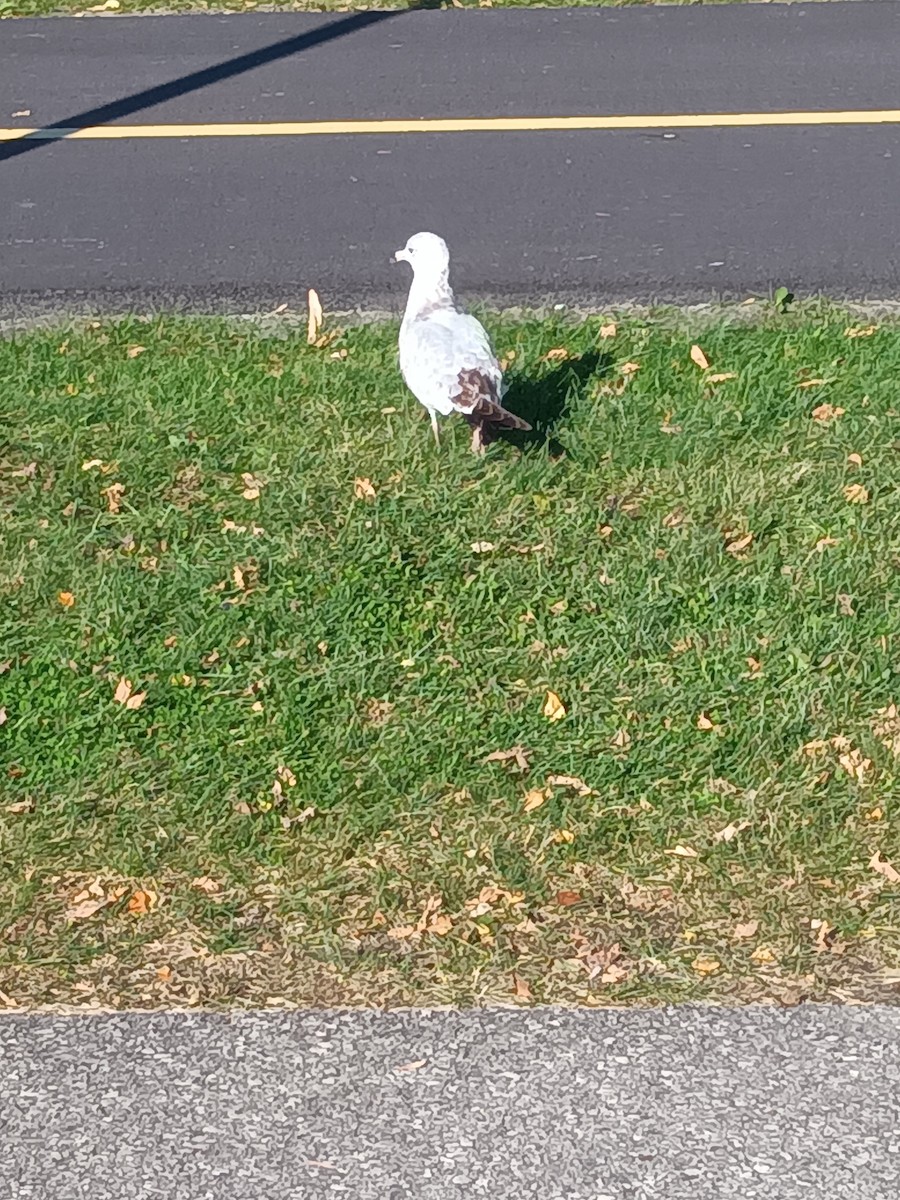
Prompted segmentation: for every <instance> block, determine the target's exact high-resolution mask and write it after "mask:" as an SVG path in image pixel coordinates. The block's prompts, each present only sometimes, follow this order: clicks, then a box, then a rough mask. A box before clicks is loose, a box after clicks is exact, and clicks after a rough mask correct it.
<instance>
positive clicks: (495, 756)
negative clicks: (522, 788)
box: [484, 746, 531, 775]
mask: <svg viewBox="0 0 900 1200" xmlns="http://www.w3.org/2000/svg"><path fill="white" fill-rule="evenodd" d="M530 757H531V751H530V750H526V749H525V748H524V746H513V747H512V748H511V749H509V750H493V751H491V753H490V754H489V755H488V756H487V758H486V759H485V760H484V761H485V762H486V763H490V762H499V763H506V762H513V763H515V766H516V768H517V769H518V770H519V771H521V772H522V774H523V775H524V774H525V773H526V772H527V771H528V769H529V766H530V764H529V761H528V760H529V758H530Z"/></svg>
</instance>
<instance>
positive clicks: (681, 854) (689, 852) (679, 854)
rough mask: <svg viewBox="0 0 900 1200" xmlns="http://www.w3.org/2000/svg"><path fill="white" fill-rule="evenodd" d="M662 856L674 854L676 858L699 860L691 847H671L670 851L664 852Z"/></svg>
mask: <svg viewBox="0 0 900 1200" xmlns="http://www.w3.org/2000/svg"><path fill="white" fill-rule="evenodd" d="M663 854H674V855H675V857H676V858H699V857H700V855H699V854H698V853H697V851H696V850H695V849H694V848H693V846H681V845H678V846H673V847H672V849H671V850H664V851H663Z"/></svg>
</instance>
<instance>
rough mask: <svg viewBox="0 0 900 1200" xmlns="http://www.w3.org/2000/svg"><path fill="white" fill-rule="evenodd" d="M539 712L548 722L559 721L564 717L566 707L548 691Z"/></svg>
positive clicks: (554, 693)
mask: <svg viewBox="0 0 900 1200" xmlns="http://www.w3.org/2000/svg"><path fill="white" fill-rule="evenodd" d="M541 712H542V713H543V714H544V716H545V717H546V718H547V720H548V721H561V720H562V719H563V717H564V716H565V715H566V706H565V704H563V702H562V700H561V699H560V698H559V696H557V694H556V692H551V691H548V692H547V695H546V698H545V700H544V707H543V708H542V709H541Z"/></svg>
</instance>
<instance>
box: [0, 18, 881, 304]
mask: <svg viewBox="0 0 900 1200" xmlns="http://www.w3.org/2000/svg"><path fill="white" fill-rule="evenodd" d="M898 81H900V5H898V4H897V3H895V2H894V0H862V2H857V3H829V4H812V5H803V4H795V5H726V6H724V7H717V8H706V7H703V8H700V7H687V8H684V7H679V8H671V7H662V8H653V9H634V8H629V9H616V10H611V9H603V10H594V11H592V10H586V9H578V10H570V11H566V10H559V9H551V10H535V9H532V10H530V11H522V10H515V9H513V10H509V9H507V10H477V11H470V12H460V11H457V10H450V11H434V12H433V11H415V12H404V13H375V14H352V13H348V14H328V15H304V14H283V13H269V14H256V15H249V16H246V15H245V16H212V15H208V16H176V17H145V18H133V19H131V18H115V19H109V20H106V19H103V20H90V19H86V20H80V21H79V20H52V21H15V22H13V21H5V22H0V126H4V125H5V126H6V127H23V126H28V125H34V124H40V125H45V126H48V125H53V124H62V125H66V126H72V125H76V126H78V125H91V124H122V123H125V124H148V123H149V124H154V123H173V122H223V121H277V120H308V119H341V118H347V119H363V118H386V117H413V118H420V117H446V116H493V115H523V116H530V115H579V114H584V113H600V114H615V113H655V112H662V113H690V112H700V113H703V112H741V111H753V112H772V111H788V110H791V111H793V110H835V109H881V108H897V107H900V83H898ZM24 111H30V114H31V115H30V116H28V117H15V118H14V117H13V116H12V114H13V113H18V112H24ZM898 195H900V125H881V126H879V125H862V126H849V127H847V126H845V127H837V126H827V125H826V126H815V127H799V128H773V127H754V128H743V129H694V130H678V131H668V132H667V131H666V130H620V131H594V132H519V133H458V134H456V133H454V134H440V135H437V134H414V135H403V136H397V135H394V136H381V135H378V136H366V137H360V136H347V135H340V136H329V137H303V138H272V137H263V138H258V137H255V138H241V139H227V138H212V139H194V140H189V139H181V140H178V139H176V140H171V139H164V140H152V141H151V140H145V141H115V142H112V141H108V142H97V141H76V142H72V141H68V142H52V143H51V142H40V143H28V144H21V143H9V142H8V143H5V144H0V270H2V276H0V279H2V288H0V292H2V296H3V300H2V307H3V308H4V309H5V310H7V311H8V310H9V309H11V308H12V309H14V310H17V311H19V310H27V309H29V308H30V307H35V306H36V307H41V306H46V305H50V306H59V305H63V306H66V305H68V306H70V307H71V306H77V305H79V304H81V305H83V306H87V307H99V306H103V307H112V308H120V309H121V308H126V307H128V306H137V307H141V308H146V307H151V308H152V307H156V306H159V305H171V304H185V305H189V306H192V307H195V308H200V309H209V308H224V309H230V310H238V311H248V310H251V309H256V308H263V309H265V308H269V307H275V306H276V305H278V304H280V303H283V302H287V303H289V304H292V305H293V304H295V303H297V304H299V303H301V302H302V300H303V297H304V295H305V289H306V288H307V287H309V286H315V287H317V288H318V289H319V290H320V292H322V294H323V295H324V297H325V299H326V302H327V303H328V304H329V306H330V307H332V308H344V307H352V306H354V305H360V306H363V307H384V306H388V307H398V306H399V304H400V301H401V296H402V294H403V292H404V288H405V280H402V279H400V278H399V277H398V275H397V273H396V272H392V271H391V269H390V266H389V264H388V261H387V259H388V255H389V254H390V253H391V251H393V250H394V249H395V248H396V246H397V245H400V244H402V243H403V241H404V240H405V239H406V237H407V236H408V235H409V234H410V233H412V232H414V231H415V230H417V229H419V228H431V229H436V230H437V231H438V232H440V233H443V234H444V235H445V236H446V237H447V238H448V240H449V241H450V243H451V246H452V248H453V250H454V252H455V260H456V264H457V277H458V283H459V285H460V290H461V291H462V292H463V293H464V294H465V295H468V296H473V295H475V296H480V297H482V298H485V299H492V300H499V301H501V302H515V301H522V300H524V301H542V300H547V299H549V300H553V301H565V302H587V303H594V304H597V303H603V302H606V301H608V300H616V299H619V300H621V299H641V300H654V299H657V300H659V299H662V300H675V301H678V300H687V301H691V300H707V299H711V298H714V297H716V296H722V297H741V296H743V295H745V294H747V293H760V292H763V293H764V292H765V291H766V290H768V289H770V288H773V287H775V286H777V285H779V284H782V283H784V284H786V285H788V286H789V287H791V288H792V289H793V290H794V291H795V292H797V293H808V292H815V291H827V292H831V293H834V294H838V295H850V296H855V297H860V298H862V297H867V296H868V297H871V298H878V297H890V296H895V295H896V294H897V293H898V292H900V205H898V203H897V196H898Z"/></svg>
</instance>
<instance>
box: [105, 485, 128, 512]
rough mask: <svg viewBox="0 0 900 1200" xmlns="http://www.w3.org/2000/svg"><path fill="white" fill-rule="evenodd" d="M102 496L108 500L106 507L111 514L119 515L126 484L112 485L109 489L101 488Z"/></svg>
mask: <svg viewBox="0 0 900 1200" xmlns="http://www.w3.org/2000/svg"><path fill="white" fill-rule="evenodd" d="M100 495H101V496H104V497H105V498H106V507H107V508H108V509H109V511H110V512H111V513H117V512H118V511H119V510H120V509H121V507H122V504H121V500H122V497H123V496H124V495H125V484H124V483H111V484H110V485H109V487H105V488H101V489H100Z"/></svg>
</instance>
